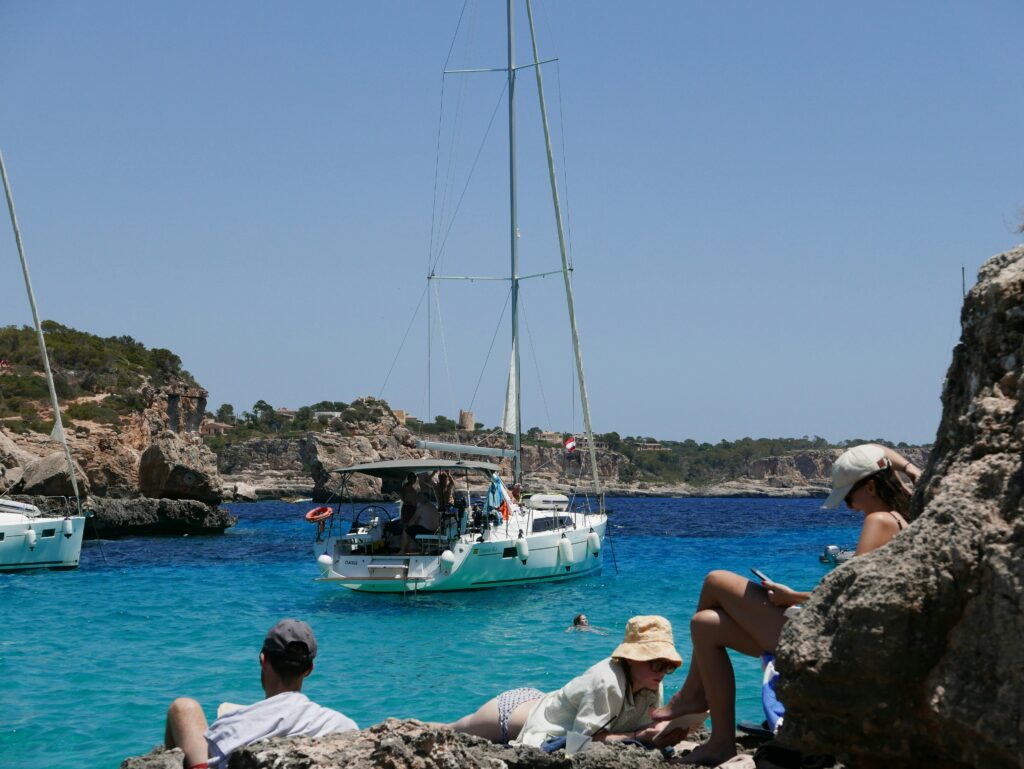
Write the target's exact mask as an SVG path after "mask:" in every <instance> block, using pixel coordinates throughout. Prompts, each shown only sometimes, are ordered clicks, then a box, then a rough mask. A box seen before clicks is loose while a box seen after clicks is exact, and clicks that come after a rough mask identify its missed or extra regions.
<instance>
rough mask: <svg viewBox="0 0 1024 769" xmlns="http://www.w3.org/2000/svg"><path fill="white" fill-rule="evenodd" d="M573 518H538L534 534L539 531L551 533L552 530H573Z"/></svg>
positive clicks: (565, 516)
mask: <svg viewBox="0 0 1024 769" xmlns="http://www.w3.org/2000/svg"><path fill="white" fill-rule="evenodd" d="M571 527H572V518H570V517H569V516H567V515H559V516H557V517H551V518H537V519H536V520H534V522H533V533H534V534H536V533H537V532H539V531H551V530H552V529H562V528H571Z"/></svg>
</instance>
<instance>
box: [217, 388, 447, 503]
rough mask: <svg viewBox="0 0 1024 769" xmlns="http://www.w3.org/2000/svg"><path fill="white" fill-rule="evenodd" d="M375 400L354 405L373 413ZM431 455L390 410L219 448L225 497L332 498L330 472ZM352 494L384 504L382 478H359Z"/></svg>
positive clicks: (332, 482)
mask: <svg viewBox="0 0 1024 769" xmlns="http://www.w3.org/2000/svg"><path fill="white" fill-rule="evenodd" d="M374 403H375V400H374V399H373V398H363V399H360V400H357V401H355V403H354V404H353V405H358V406H362V407H364V408H365V409H366V410H374V411H375V409H374V407H373V404H374ZM426 456H429V454H428V453H427V452H425V451H420V450H418V449H417V448H416V439H415V438H414V437H413V435H412V433H411V432H409V430H407V429H406V428H404V427H402V426H401V425H399V424H398V420H396V419H395V417H394V416H393V415H391V413H390V412H387V413H385V412H383V411H378V412H377V416H376V418H374V419H367V420H359V421H354V422H347V423H345V425H344V427H343V428H342V429H335V430H328V431H326V432H308V433H306V434H305V435H304V436H302V437H299V438H275V437H267V438H263V437H261V438H250V439H249V440H246V441H241V442H238V443H230V444H226V445H223V446H220V447H218V449H217V467H218V471H219V473H220V476H221V479H222V484H223V489H224V494H225V496H232V495H235V496H237V491H238V489H240V488H246V487H248V488H251V489H252V490H253V497H254V498H258V499H278V498H281V497H289V496H300V497H306V496H309V497H313V498H314V499H316V500H317V501H325V500H327V499H328V498H329V497H330V495H331V493H332V492H333V491H334V489H335V486H336V484H337V482H338V478H337V476H336V475H331V473H330V470H333V469H336V468H339V467H346V466H348V465H355V464H361V463H363V462H380V461H384V460H391V459H420V458H422V457H426ZM352 480H353V483H354V484H355V485H353V486H351V487H350V492H351V493H352V494H354V495H355V496H357V497H358V498H361V499H368V500H379V499H383V498H384V497H385V495H383V494H382V492H381V485H380V481H379V480H375V479H371V478H368V477H366V476H362V477H359V476H356V477H354V478H353V479H352Z"/></svg>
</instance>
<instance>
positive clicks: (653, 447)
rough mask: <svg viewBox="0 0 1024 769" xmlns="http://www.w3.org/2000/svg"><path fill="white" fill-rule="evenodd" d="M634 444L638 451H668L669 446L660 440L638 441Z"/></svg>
mask: <svg viewBox="0 0 1024 769" xmlns="http://www.w3.org/2000/svg"><path fill="white" fill-rule="evenodd" d="M632 446H633V448H634V449H636V450H637V451H668V446H664V445H662V444H661V443H659V442H658V441H637V442H636V443H633V444H632Z"/></svg>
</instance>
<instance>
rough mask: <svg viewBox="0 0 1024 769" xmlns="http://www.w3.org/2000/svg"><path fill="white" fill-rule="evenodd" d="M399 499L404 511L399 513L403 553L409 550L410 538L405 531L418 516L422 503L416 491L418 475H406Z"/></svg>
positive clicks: (399, 492)
mask: <svg viewBox="0 0 1024 769" xmlns="http://www.w3.org/2000/svg"><path fill="white" fill-rule="evenodd" d="M398 498H399V499H400V500H402V510H401V512H400V513H399V524H400V526H401V532H402V552H405V551H406V550H408V549H409V545H410V543H409V536H408V534H406V532H405V530H406V528H407V527H408V526H409V523H410V522H411V521H412V517H413V516H414V515H415V514H416V506H417V505H419V503H420V493H419V491H417V489H416V473H406V476H405V483H403V484H402V488H401V489H399V491H398Z"/></svg>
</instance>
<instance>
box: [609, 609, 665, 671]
mask: <svg viewBox="0 0 1024 769" xmlns="http://www.w3.org/2000/svg"><path fill="white" fill-rule="evenodd" d="M612 656H613V657H616V658H618V659H624V660H633V661H634V662H647V661H649V660H669V661H670V662H674V663H675V664H676V665H677V666H678V665H682V664H683V658H682V657H680V656H679V652H677V651H676V645H675V640H674V639H673V638H672V623H671V622H669V621H668V620H667V619H665V618H664V617H659V616H658V615H657V614H651V615H646V616H639V617H632V618H630V620H629V622H627V623H626V635H625V637H624V638H623V639H622V643H620V644H619V645H618V646H617V647H615V651H614V652H612Z"/></svg>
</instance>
